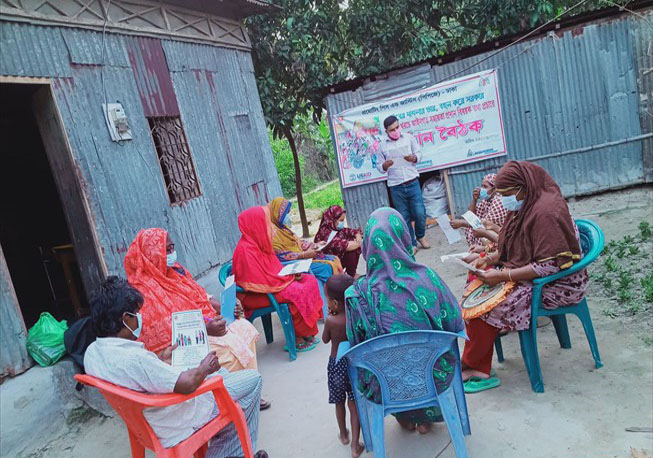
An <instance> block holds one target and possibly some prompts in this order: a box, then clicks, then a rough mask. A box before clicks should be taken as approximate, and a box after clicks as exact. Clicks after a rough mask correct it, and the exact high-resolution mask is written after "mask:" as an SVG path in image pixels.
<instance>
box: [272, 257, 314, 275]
mask: <svg viewBox="0 0 653 458" xmlns="http://www.w3.org/2000/svg"><path fill="white" fill-rule="evenodd" d="M311 262H313V260H312V259H302V260H301V261H297V262H293V263H291V264H286V265H285V266H283V269H281V270H280V271H279V276H280V277H283V276H285V275H295V274H302V273H306V272H308V271H309V270H310V269H311Z"/></svg>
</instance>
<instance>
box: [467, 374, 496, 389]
mask: <svg viewBox="0 0 653 458" xmlns="http://www.w3.org/2000/svg"><path fill="white" fill-rule="evenodd" d="M499 385H501V380H499V379H498V378H497V377H490V378H480V377H470V378H469V379H468V380H467V381H465V382H463V388H464V390H465V393H479V392H481V391H485V390H490V389H492V388H496V387H498V386H499Z"/></svg>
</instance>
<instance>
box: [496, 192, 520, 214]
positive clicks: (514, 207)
mask: <svg viewBox="0 0 653 458" xmlns="http://www.w3.org/2000/svg"><path fill="white" fill-rule="evenodd" d="M501 204H503V207H504V208H505V209H506V210H508V211H509V212H518V211H519V210H521V208H522V206H523V205H524V201H523V200H517V195H513V196H501Z"/></svg>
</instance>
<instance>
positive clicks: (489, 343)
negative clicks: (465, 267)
mask: <svg viewBox="0 0 653 458" xmlns="http://www.w3.org/2000/svg"><path fill="white" fill-rule="evenodd" d="M495 185H496V191H497V192H498V193H499V194H501V196H502V197H501V198H502V202H503V206H504V207H505V208H506V210H508V216H507V217H506V220H505V223H504V225H503V228H502V230H501V233H500V235H499V241H498V250H497V251H496V252H494V253H491V254H489V255H488V256H486V257H485V258H480V259H479V260H478V261H476V264H477V266H478V267H480V268H487V267H493V268H492V269H489V270H487V271H485V272H484V273H482V274H479V279H480V280H481V281H483V283H485V284H487V285H490V286H493V285H496V284H498V283H501V282H508V281H510V282H515V283H516V286H515V288H514V289H513V290H512V291H511V292H510V293H509V294H508V296H507V297H506V298H505V299H504V300H503V301H502V302H501V303H500V304H499V305H497V306H496V307H495V308H493V309H492V310H490V311H489V312H488V313H486V314H485V315H482V316H480V317H479V318H474V319H472V320H470V321H469V322H468V324H467V334H468V335H469V339H470V340H469V342H467V343H466V344H465V350H464V352H463V358H462V363H463V380H465V381H466V382H465V384H466V386H465V387H466V391H468V392H470V391H480V390H482V389H487V388H492V387H494V386H497V385H498V383H493V384H486V383H487V382H485V381H486V380H488V379H489V378H490V369H491V364H492V352H493V343H494V339H495V338H496V337H497V336H498V335H499V333H500V332H502V331H521V330H524V329H527V328H528V327H529V326H530V321H531V308H530V307H531V295H532V289H533V284H532V283H531V281H532V280H533V279H535V278H537V277H545V276H548V275H552V274H554V273H557V272H559V271H560V270H562V269H568V268H569V267H571V266H572V265H573V263H574V262H577V261H579V260H580V258H581V249H580V243H579V234H578V229H577V228H576V225H575V224H574V221H573V219H572V218H571V215H570V213H569V208H568V207H567V202H566V201H565V199H564V198H563V197H562V193H561V192H560V188H559V187H558V185H557V184H556V182H555V181H554V180H553V178H551V176H550V175H549V174H548V173H547V172H546V171H545V170H544V169H543V168H542V167H540V166H538V165H535V164H532V163H530V162H521V161H519V162H518V161H511V162H508V163H506V164H505V165H504V166H503V167H502V168H501V170H499V173H498V174H497V177H496V182H495ZM588 279H589V277H588V275H587V271H586V270H582V271H579V272H577V273H575V274H573V275H570V276H568V277H563V278H561V279H559V280H557V281H555V282H553V283H550V284H548V285H546V286H545V287H544V289H543V292H542V306H543V307H544V308H547V309H555V308H558V307H564V306H568V305H573V304H576V303H578V302H579V301H580V300H581V299H582V298H583V296H584V295H585V290H586V288H587V283H588ZM496 382H498V380H497V381H496ZM484 384H485V385H484ZM484 387H486V388H484Z"/></svg>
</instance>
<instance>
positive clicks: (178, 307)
mask: <svg viewBox="0 0 653 458" xmlns="http://www.w3.org/2000/svg"><path fill="white" fill-rule="evenodd" d="M124 265H125V272H126V273H127V280H128V281H129V283H130V284H131V285H132V286H134V287H135V288H136V289H138V290H139V291H140V292H141V294H143V297H144V298H145V302H144V304H143V307H142V309H141V313H142V316H143V330H142V332H141V333H140V336H139V340H140V341H141V342H143V343H144V344H145V347H146V348H147V349H148V350H150V351H153V352H158V351H160V350H162V349H163V348H166V347H167V346H169V345H170V344H171V341H170V339H171V333H172V327H171V326H172V325H171V323H170V320H171V316H172V313H174V312H183V311H185V310H201V311H202V315H203V316H204V320H205V321H206V332H207V333H208V340H209V346H210V347H211V350H214V351H216V354H217V355H218V357H219V359H220V364H221V365H222V367H224V368H226V369H227V370H229V371H230V372H235V371H239V370H243V369H256V368H257V362H256V340H257V339H258V331H257V330H256V328H255V327H254V325H252V324H251V323H250V322H249V321H247V320H245V319H236V320H234V321H233V322H232V323H231V324H230V325H229V326H226V322H225V320H224V319H223V318H222V316H221V315H220V303H219V302H218V301H217V300H215V299H214V298H213V297H212V296H210V295H208V294H207V293H206V290H205V289H204V288H202V287H201V286H200V285H199V284H198V283H197V282H196V281H195V280H194V279H193V277H192V276H191V275H190V273H189V272H188V271H187V270H186V269H184V268H183V267H182V266H181V265H180V264H179V263H178V262H177V252H176V251H175V244H174V242H173V241H172V238H171V237H170V235H169V234H168V233H167V232H166V231H165V230H163V229H143V230H141V231H139V232H138V235H136V239H135V240H134V241H133V242H132V244H131V245H130V246H129V249H128V250H127V254H126V255H125V262H124ZM236 314H237V316H238V318H242V314H243V310H242V307H241V306H240V304H239V305H237V306H236ZM261 407H262V408H267V407H269V403H268V402H266V401H263V400H262V401H261Z"/></svg>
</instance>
